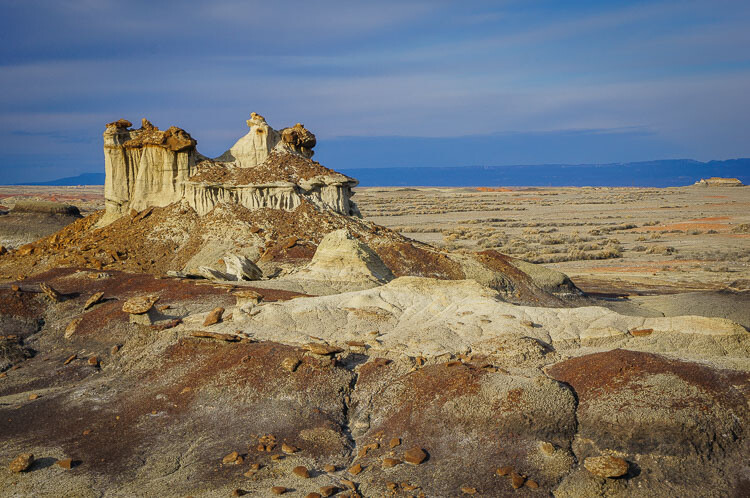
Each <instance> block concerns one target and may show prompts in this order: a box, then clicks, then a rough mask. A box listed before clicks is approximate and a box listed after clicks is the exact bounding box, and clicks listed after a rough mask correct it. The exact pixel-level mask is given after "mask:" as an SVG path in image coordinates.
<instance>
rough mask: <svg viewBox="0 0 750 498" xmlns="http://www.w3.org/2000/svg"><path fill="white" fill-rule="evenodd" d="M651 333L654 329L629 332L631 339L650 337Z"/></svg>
mask: <svg viewBox="0 0 750 498" xmlns="http://www.w3.org/2000/svg"><path fill="white" fill-rule="evenodd" d="M653 332H654V329H633V330H631V331H630V335H632V336H633V337H645V336H647V335H651V334H652V333H653Z"/></svg>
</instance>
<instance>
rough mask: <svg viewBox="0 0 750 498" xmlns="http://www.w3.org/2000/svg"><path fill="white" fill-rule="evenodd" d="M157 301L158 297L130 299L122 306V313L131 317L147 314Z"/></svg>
mask: <svg viewBox="0 0 750 498" xmlns="http://www.w3.org/2000/svg"><path fill="white" fill-rule="evenodd" d="M158 300H159V296H137V297H131V298H130V299H128V300H127V301H125V304H123V305H122V311H124V312H125V313H129V314H131V315H142V314H144V313H148V312H149V311H150V310H151V308H153V307H154V304H156V302H157V301H158Z"/></svg>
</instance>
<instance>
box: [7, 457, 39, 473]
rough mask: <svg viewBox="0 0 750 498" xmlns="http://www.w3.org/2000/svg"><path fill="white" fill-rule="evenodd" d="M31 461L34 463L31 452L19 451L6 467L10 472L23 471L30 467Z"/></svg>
mask: <svg viewBox="0 0 750 498" xmlns="http://www.w3.org/2000/svg"><path fill="white" fill-rule="evenodd" d="M32 463H34V455H33V453H21V454H20V455H18V456H17V457H16V458H14V459H13V461H12V462H10V465H9V466H8V468H9V469H10V471H11V472H23V471H25V470H27V469H28V468H29V467H31V464H32Z"/></svg>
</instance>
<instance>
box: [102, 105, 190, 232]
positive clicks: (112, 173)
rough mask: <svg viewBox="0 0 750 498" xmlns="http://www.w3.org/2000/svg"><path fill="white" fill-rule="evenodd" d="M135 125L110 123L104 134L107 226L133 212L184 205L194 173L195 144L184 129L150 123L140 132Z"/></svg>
mask: <svg viewBox="0 0 750 498" xmlns="http://www.w3.org/2000/svg"><path fill="white" fill-rule="evenodd" d="M130 126H131V123H130V121H127V120H124V119H121V120H119V121H115V122H113V123H108V124H107V127H106V129H105V130H104V134H103V139H104V169H105V180H104V197H105V209H106V212H105V215H104V217H103V218H102V221H101V224H102V225H104V224H108V223H110V222H112V221H114V220H116V219H117V218H119V217H120V216H122V215H124V214H126V213H127V212H128V211H129V210H130V209H135V210H136V211H140V210H142V209H145V208H147V207H150V206H166V205H168V204H171V203H173V202H177V201H179V200H181V199H182V198H183V196H184V189H185V187H184V184H185V182H186V181H187V179H188V178H190V176H191V175H192V174H193V173H194V172H195V165H196V158H197V155H198V153H197V151H196V149H195V144H196V141H195V140H193V139H192V137H190V135H189V134H188V133H187V132H185V131H184V130H182V129H180V128H177V127H174V126H173V127H171V128H169V129H168V130H166V131H161V130H159V129H158V128H156V127H155V126H153V125H152V124H151V123H150V122H149V121H148V120H147V119H143V122H142V126H141V128H140V129H137V130H132V129H130Z"/></svg>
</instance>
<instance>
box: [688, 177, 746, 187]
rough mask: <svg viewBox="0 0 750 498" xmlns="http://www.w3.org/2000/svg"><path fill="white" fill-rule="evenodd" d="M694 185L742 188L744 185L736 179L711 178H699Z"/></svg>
mask: <svg viewBox="0 0 750 498" xmlns="http://www.w3.org/2000/svg"><path fill="white" fill-rule="evenodd" d="M695 185H697V186H699V187H744V184H743V183H742V182H741V181H740V180H739V179H737V178H722V177H719V176H712V177H711V178H701V179H700V180H698V181H697V182H695Z"/></svg>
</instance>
